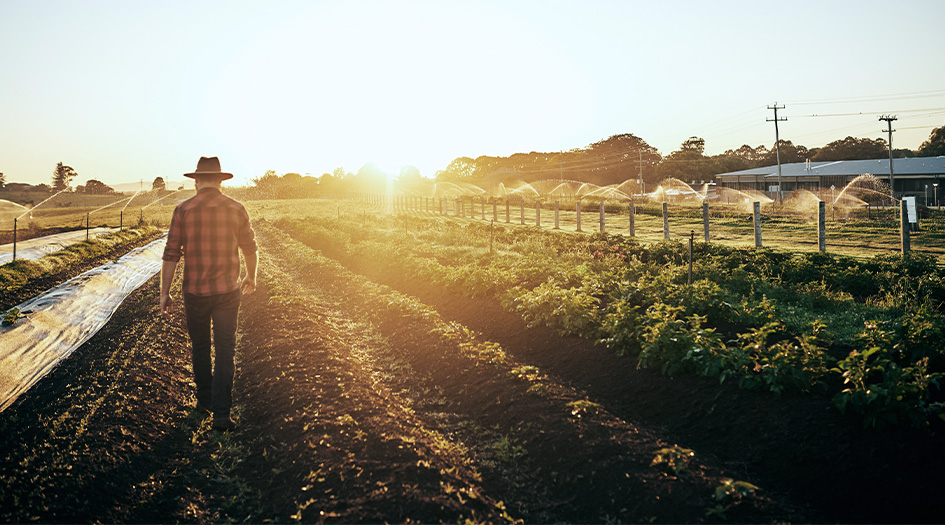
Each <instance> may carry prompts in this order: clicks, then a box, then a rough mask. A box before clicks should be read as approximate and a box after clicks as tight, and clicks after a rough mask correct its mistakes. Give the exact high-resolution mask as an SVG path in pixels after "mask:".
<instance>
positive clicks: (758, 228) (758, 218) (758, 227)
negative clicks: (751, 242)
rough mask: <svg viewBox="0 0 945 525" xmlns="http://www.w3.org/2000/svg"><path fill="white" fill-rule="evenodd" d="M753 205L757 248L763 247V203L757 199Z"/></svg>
mask: <svg viewBox="0 0 945 525" xmlns="http://www.w3.org/2000/svg"><path fill="white" fill-rule="evenodd" d="M752 207H753V208H754V216H755V248H761V203H760V202H758V201H755V202H754V204H752Z"/></svg>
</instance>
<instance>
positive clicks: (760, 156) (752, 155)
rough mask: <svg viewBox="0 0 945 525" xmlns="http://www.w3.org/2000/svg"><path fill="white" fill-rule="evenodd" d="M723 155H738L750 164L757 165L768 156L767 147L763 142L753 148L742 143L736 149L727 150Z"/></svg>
mask: <svg viewBox="0 0 945 525" xmlns="http://www.w3.org/2000/svg"><path fill="white" fill-rule="evenodd" d="M723 155H725V156H727V157H738V158H740V159H743V160H745V161H747V162H748V163H749V164H751V165H757V164H758V163H760V162H762V161H763V160H764V159H765V158H766V157H767V156H768V148H767V147H765V145H764V144H762V145H760V146H758V147H757V148H753V147H751V146H749V145H748V144H743V145H742V146H741V147H739V148H738V149H736V150H728V151H726V152H725V153H724V154H723Z"/></svg>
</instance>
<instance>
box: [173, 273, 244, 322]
mask: <svg viewBox="0 0 945 525" xmlns="http://www.w3.org/2000/svg"><path fill="white" fill-rule="evenodd" d="M176 271H177V261H164V264H162V265H161V313H162V314H164V315H165V316H166V317H170V316H171V314H172V313H174V299H173V298H172V297H171V283H173V282H174V272H176ZM254 282H255V281H254Z"/></svg>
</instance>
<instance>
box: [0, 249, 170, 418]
mask: <svg viewBox="0 0 945 525" xmlns="http://www.w3.org/2000/svg"><path fill="white" fill-rule="evenodd" d="M166 240H167V238H166V237H162V238H161V239H158V240H156V241H154V242H151V243H149V244H147V245H146V246H142V247H140V248H136V249H134V250H132V251H130V252H128V253H127V254H126V255H124V256H123V257H121V258H119V259H118V260H117V261H115V262H111V263H108V264H105V265H102V266H99V267H98V268H93V269H92V270H89V271H87V272H85V273H83V274H82V275H79V276H76V277H74V278H72V279H70V280H68V281H66V282H64V283H62V284H61V285H59V286H57V287H55V288H52V289H50V290H49V291H47V292H44V293H43V294H41V295H38V296H36V297H34V298H32V299H30V300H28V301H26V302H24V303H22V304H20V305H19V306H17V308H19V309H20V311H21V312H30V313H28V314H27V318H26V319H20V320H19V321H17V322H16V323H15V324H13V325H11V326H2V327H0V412H2V411H4V410H6V408H7V407H9V406H10V405H11V404H12V403H13V402H14V401H16V399H17V397H19V396H20V395H22V394H23V393H24V392H26V391H27V390H29V389H30V387H32V386H33V385H34V384H36V382H37V381H39V380H40V379H42V378H43V376H45V375H46V374H48V373H49V372H50V371H51V370H52V369H53V368H55V367H56V365H57V364H59V363H60V362H61V361H62V360H63V359H65V358H66V357H68V356H69V354H71V353H72V352H73V351H74V350H75V349H76V348H78V347H80V346H81V345H82V344H83V343H85V342H86V341H88V340H89V338H90V337H92V336H93V335H95V333H96V332H98V331H99V330H100V329H101V328H102V327H103V326H105V323H106V322H108V320H109V319H110V318H111V316H112V314H114V313H115V310H117V309H118V306H119V305H121V303H122V301H124V300H125V298H126V297H128V294H130V293H131V292H133V291H134V290H135V289H137V288H138V287H139V286H141V285H142V284H144V283H145V282H146V281H147V280H148V279H150V278H151V277H152V276H154V275H155V274H156V273H158V272H159V271H160V270H161V264H162V263H161V255H162V254H163V252H164V243H165V241H166Z"/></svg>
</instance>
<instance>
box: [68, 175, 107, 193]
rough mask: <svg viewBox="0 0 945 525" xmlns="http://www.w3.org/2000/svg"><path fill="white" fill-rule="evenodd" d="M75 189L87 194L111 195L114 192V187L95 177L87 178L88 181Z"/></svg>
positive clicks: (77, 191)
mask: <svg viewBox="0 0 945 525" xmlns="http://www.w3.org/2000/svg"><path fill="white" fill-rule="evenodd" d="M80 188H81V189H80ZM75 191H76V193H85V194H87V195H111V194H112V193H115V189H114V188H112V187H111V186H108V185H106V184H104V183H103V182H101V181H97V180H95V179H89V181H88V182H86V183H85V186H78V187H76V189H75Z"/></svg>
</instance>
